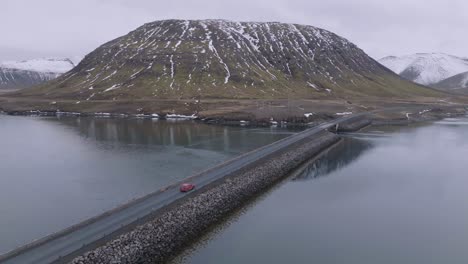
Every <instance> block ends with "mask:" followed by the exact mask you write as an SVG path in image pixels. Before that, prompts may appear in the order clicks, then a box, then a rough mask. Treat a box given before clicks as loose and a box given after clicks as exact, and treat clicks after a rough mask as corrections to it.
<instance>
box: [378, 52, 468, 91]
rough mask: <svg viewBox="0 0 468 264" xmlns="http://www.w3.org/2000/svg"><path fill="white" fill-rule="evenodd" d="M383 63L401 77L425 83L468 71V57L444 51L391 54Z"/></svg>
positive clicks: (429, 83)
mask: <svg viewBox="0 0 468 264" xmlns="http://www.w3.org/2000/svg"><path fill="white" fill-rule="evenodd" d="M379 62H380V63H381V64H383V65H384V66H386V67H387V68H389V69H390V70H392V71H394V72H395V73H397V74H399V75H400V76H401V77H403V78H405V79H407V80H411V81H414V82H416V83H419V84H423V85H433V84H435V83H438V82H440V81H442V80H445V79H447V78H450V77H452V76H454V75H457V74H459V73H462V72H466V71H468V59H467V58H460V57H456V56H453V55H448V54H444V53H417V54H412V55H407V56H402V57H396V56H389V57H385V58H382V59H380V60H379Z"/></svg>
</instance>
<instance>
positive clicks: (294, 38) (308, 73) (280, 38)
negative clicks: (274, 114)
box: [23, 20, 438, 100]
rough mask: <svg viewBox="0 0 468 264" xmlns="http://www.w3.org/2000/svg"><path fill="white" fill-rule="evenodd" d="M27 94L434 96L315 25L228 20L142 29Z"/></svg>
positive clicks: (122, 96)
mask: <svg viewBox="0 0 468 264" xmlns="http://www.w3.org/2000/svg"><path fill="white" fill-rule="evenodd" d="M23 94H24V95H32V96H43V97H48V98H72V99H77V100H98V99H112V100H119V99H142V98H146V99H147V98H156V99H165V98H168V99H177V98H198V97H203V98H293V97H295V98H322V97H332V98H335V97H337V96H341V97H349V96H369V95H371V96H379V97H380V96H392V97H407V96H419V95H424V96H431V95H438V92H436V91H434V90H431V89H428V88H425V87H422V86H419V85H416V84H414V83H411V82H408V81H406V80H403V79H402V78H400V77H399V76H398V75H396V74H394V73H393V72H391V71H390V70H388V69H387V68H385V67H383V66H382V65H380V64H379V63H378V62H376V61H375V60H373V59H372V58H370V57H369V56H368V55H367V54H366V53H364V52H363V51H362V50H361V49H359V48H358V47H357V46H356V45H354V44H353V43H351V42H349V41H348V40H346V39H344V38H342V37H340V36H338V35H336V34H334V33H331V32H329V31H326V30H323V29H319V28H316V27H313V26H305V25H296V24H284V23H277V22H271V23H253V22H231V21H225V20H192V21H188V20H164V21H156V22H152V23H148V24H145V25H143V26H141V27H139V28H137V29H136V30H134V31H132V32H130V33H128V34H127V35H125V36H122V37H119V38H117V39H114V40H112V41H110V42H108V43H106V44H104V45H102V46H100V47H98V48H97V49H96V50H94V51H93V52H91V53H90V54H88V55H87V56H86V57H85V58H84V59H83V60H82V61H81V62H80V64H79V65H77V67H75V68H73V70H71V71H69V72H68V73H66V74H64V75H62V76H61V77H59V78H57V79H56V80H53V81H51V82H48V83H47V84H45V85H41V86H40V87H37V88H34V89H30V90H27V91H24V92H23Z"/></svg>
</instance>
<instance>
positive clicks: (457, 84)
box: [433, 72, 468, 94]
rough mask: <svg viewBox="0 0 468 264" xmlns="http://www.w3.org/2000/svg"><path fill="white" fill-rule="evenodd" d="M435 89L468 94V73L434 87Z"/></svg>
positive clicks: (453, 77)
mask: <svg viewBox="0 0 468 264" xmlns="http://www.w3.org/2000/svg"><path fill="white" fill-rule="evenodd" d="M433 87H435V88H437V89H440V90H446V91H450V92H454V93H463V94H468V72H464V73H460V74H457V75H455V76H452V77H450V78H447V79H445V80H442V81H440V82H438V83H436V84H434V85H433Z"/></svg>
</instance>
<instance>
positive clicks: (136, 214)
mask: <svg viewBox="0 0 468 264" xmlns="http://www.w3.org/2000/svg"><path fill="white" fill-rule="evenodd" d="M362 115H365V114H356V115H350V116H344V117H341V118H338V119H336V120H332V121H329V122H325V123H322V124H320V125H318V126H316V127H313V128H310V129H307V130H305V131H302V132H300V133H297V134H294V135H292V136H289V137H287V138H284V139H282V140H279V141H277V142H274V143H272V144H270V145H267V146H264V147H261V148H259V149H256V150H254V151H251V152H248V153H246V154H243V155H241V156H239V157H237V158H234V159H232V160H230V161H228V162H225V163H223V164H221V165H218V166H217V167H215V168H213V169H210V170H207V171H205V172H202V173H200V174H198V175H195V176H192V177H189V178H187V179H186V181H190V182H193V183H194V184H195V185H196V186H197V189H199V188H201V187H203V186H206V185H208V184H210V183H212V182H214V181H216V180H218V179H221V178H223V177H225V176H227V175H230V174H232V173H234V172H236V171H237V170H239V169H241V168H243V167H245V166H247V165H249V164H252V163H254V162H256V161H258V160H259V159H261V158H263V157H266V156H268V155H270V154H272V153H275V152H276V151H279V150H281V149H284V148H286V147H288V146H290V145H291V144H294V143H295V142H298V141H300V140H302V139H304V138H306V137H310V136H313V135H314V134H317V133H319V132H321V131H323V130H324V129H328V128H329V127H331V126H334V125H336V124H338V123H341V122H343V121H348V120H350V119H352V118H357V117H359V116H362ZM179 184H180V182H179V183H176V184H173V185H171V186H169V187H167V188H165V189H164V190H160V191H157V192H155V193H153V194H150V195H148V196H145V197H144V198H141V199H139V200H135V201H133V202H131V203H130V204H129V205H127V206H123V207H121V208H119V209H115V210H113V211H112V212H111V213H107V214H103V215H101V216H99V217H97V218H95V219H93V220H92V221H88V222H86V223H82V224H79V225H76V226H74V227H71V228H69V229H67V230H64V231H61V232H58V233H56V234H53V235H51V236H49V237H46V238H44V239H42V240H40V241H37V242H33V243H32V244H30V245H26V246H24V247H21V248H19V249H17V250H14V251H12V252H10V253H8V254H5V255H3V256H0V263H2V264H28V263H31V264H33V263H34V264H46V263H52V262H55V261H59V260H60V258H61V257H63V256H67V255H70V254H73V253H74V252H77V251H79V250H80V249H82V247H84V246H86V245H90V244H92V243H94V242H96V241H98V240H99V239H102V238H105V239H111V238H112V236H111V234H112V233H114V232H116V231H118V230H119V229H122V228H124V227H128V226H129V225H131V224H132V223H134V222H135V221H137V220H139V219H141V218H143V217H145V216H148V215H149V214H151V213H152V212H154V211H156V210H158V209H161V208H163V207H165V206H166V205H169V204H171V203H173V202H175V201H178V200H179V199H181V198H183V197H184V196H185V195H186V194H183V193H181V192H179V189H178V187H179Z"/></svg>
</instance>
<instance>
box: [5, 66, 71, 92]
mask: <svg viewBox="0 0 468 264" xmlns="http://www.w3.org/2000/svg"><path fill="white" fill-rule="evenodd" d="M75 66H76V62H73V61H72V59H69V58H65V59H57V58H41V59H31V60H22V61H4V62H0V89H22V88H29V87H32V86H35V85H39V84H42V83H44V82H47V81H50V80H53V79H55V78H57V77H59V76H60V75H62V74H63V73H65V72H67V71H69V70H71V69H72V68H73V67H75Z"/></svg>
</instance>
